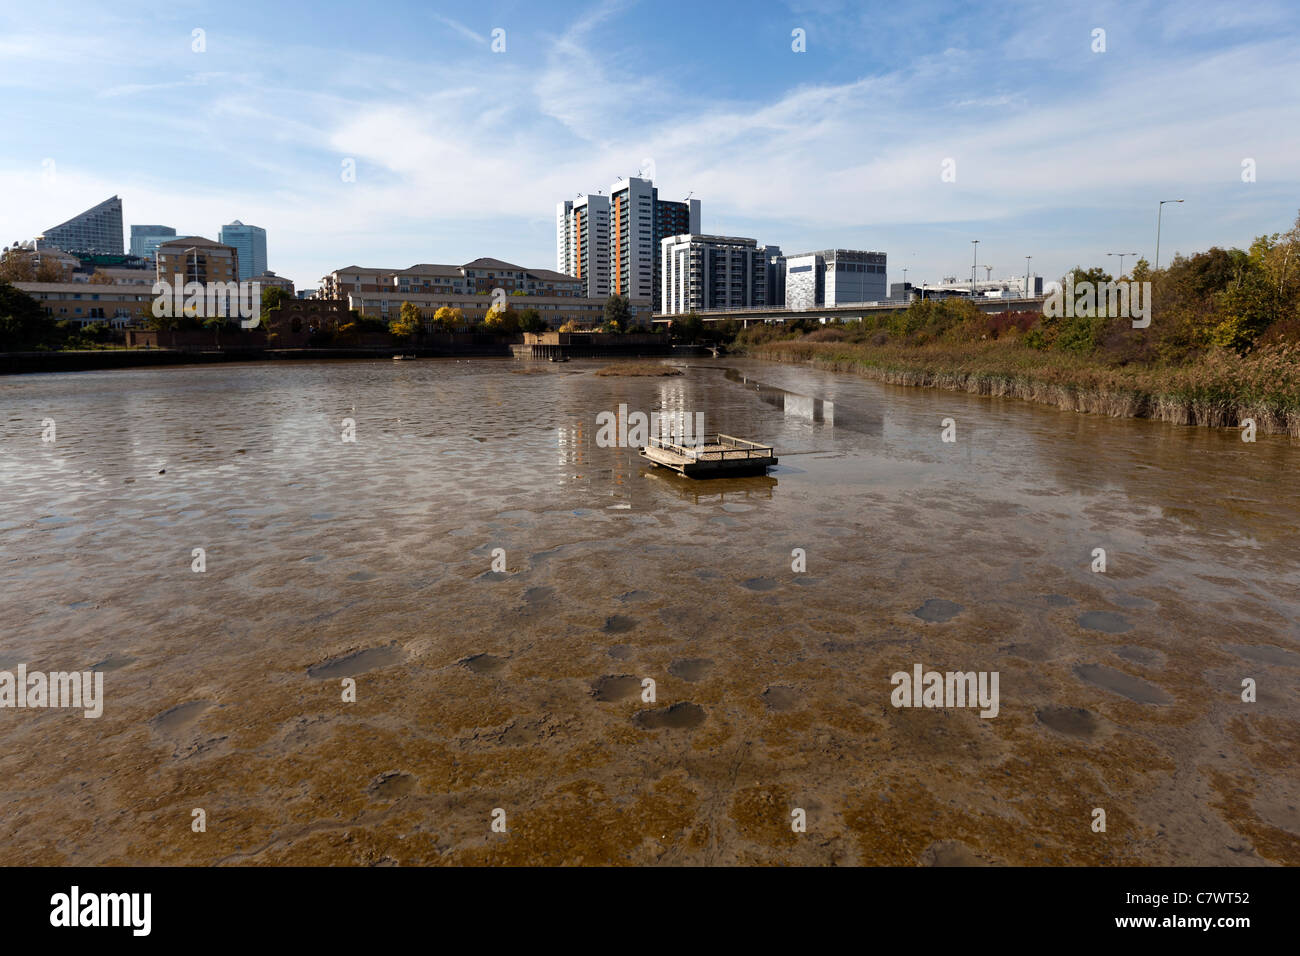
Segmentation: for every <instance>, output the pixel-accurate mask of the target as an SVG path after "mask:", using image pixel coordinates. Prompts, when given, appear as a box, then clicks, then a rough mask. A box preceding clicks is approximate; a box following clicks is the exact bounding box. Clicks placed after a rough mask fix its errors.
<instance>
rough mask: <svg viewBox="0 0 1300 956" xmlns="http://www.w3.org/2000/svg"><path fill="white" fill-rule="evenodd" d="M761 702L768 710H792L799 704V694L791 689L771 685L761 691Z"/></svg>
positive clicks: (779, 685)
mask: <svg viewBox="0 0 1300 956" xmlns="http://www.w3.org/2000/svg"><path fill="white" fill-rule="evenodd" d="M763 702H764V703H766V704H767V709H768V710H775V711H786V710H794V708H795V707H796V706H797V705H798V703H799V692H798V691H797V690H795V689H794V688H793V687H787V686H785V685H783V684H773V685H772V686H771V687H769V688H768V689H767V690H765V691H763Z"/></svg>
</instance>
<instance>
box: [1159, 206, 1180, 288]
mask: <svg viewBox="0 0 1300 956" xmlns="http://www.w3.org/2000/svg"><path fill="white" fill-rule="evenodd" d="M1167 202H1182V200H1181V199H1162V200H1160V205H1159V206H1158V207H1157V211H1156V270H1155V271H1157V272H1159V271H1160V219H1161V217H1162V216H1163V215H1164V212H1165V203H1167Z"/></svg>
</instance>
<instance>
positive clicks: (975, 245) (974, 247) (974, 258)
mask: <svg viewBox="0 0 1300 956" xmlns="http://www.w3.org/2000/svg"><path fill="white" fill-rule="evenodd" d="M970 242H971V260H970V294H971V298H972V299H973V298H975V269H976V268H977V266H976V263H978V262H979V255H980V241H979V240H978V239H972V240H971V241H970Z"/></svg>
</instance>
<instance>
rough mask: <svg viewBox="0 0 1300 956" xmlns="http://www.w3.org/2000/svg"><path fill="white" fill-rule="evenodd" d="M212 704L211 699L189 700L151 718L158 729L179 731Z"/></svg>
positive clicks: (166, 732)
mask: <svg viewBox="0 0 1300 956" xmlns="http://www.w3.org/2000/svg"><path fill="white" fill-rule="evenodd" d="M211 706H212V701H210V700H189V701H186V702H185V703H183V704H177V705H176V706H175V707H169V708H167V709H166V710H164V711H163V712H162V713H161V714H158V715H157V716H155V717H153V718H151V719H150V721H149V723H151V724H153V726H154V728H155V729H156V730H159V731H161V732H163V733H165V734H169V733H177V732H179V731H182V730H184V729H185V728H186V727H188V726H189V725H190V724H192V723H194V722H195V721H196V720H198V719H199V715H200V714H202V713H203V712H204V711H205V710H207V709H208V708H209V707H211Z"/></svg>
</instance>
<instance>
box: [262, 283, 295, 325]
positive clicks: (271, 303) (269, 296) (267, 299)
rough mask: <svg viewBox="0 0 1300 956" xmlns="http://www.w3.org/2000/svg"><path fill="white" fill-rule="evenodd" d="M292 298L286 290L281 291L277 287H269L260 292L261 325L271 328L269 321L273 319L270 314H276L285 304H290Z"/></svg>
mask: <svg viewBox="0 0 1300 956" xmlns="http://www.w3.org/2000/svg"><path fill="white" fill-rule="evenodd" d="M292 301H293V296H291V295H290V294H289V290H288V289H282V288H280V287H279V286H276V285H271V286H267V287H266V288H265V289H263V290H262V313H261V317H262V325H263V327H265V328H268V329H269V328H270V327H271V320H272V319H274V318H275V316H273V315H272V314H271V313H272V312H278V311H279V310H280V307H281V306H283V305H284V304H285V303H286V302H292Z"/></svg>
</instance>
